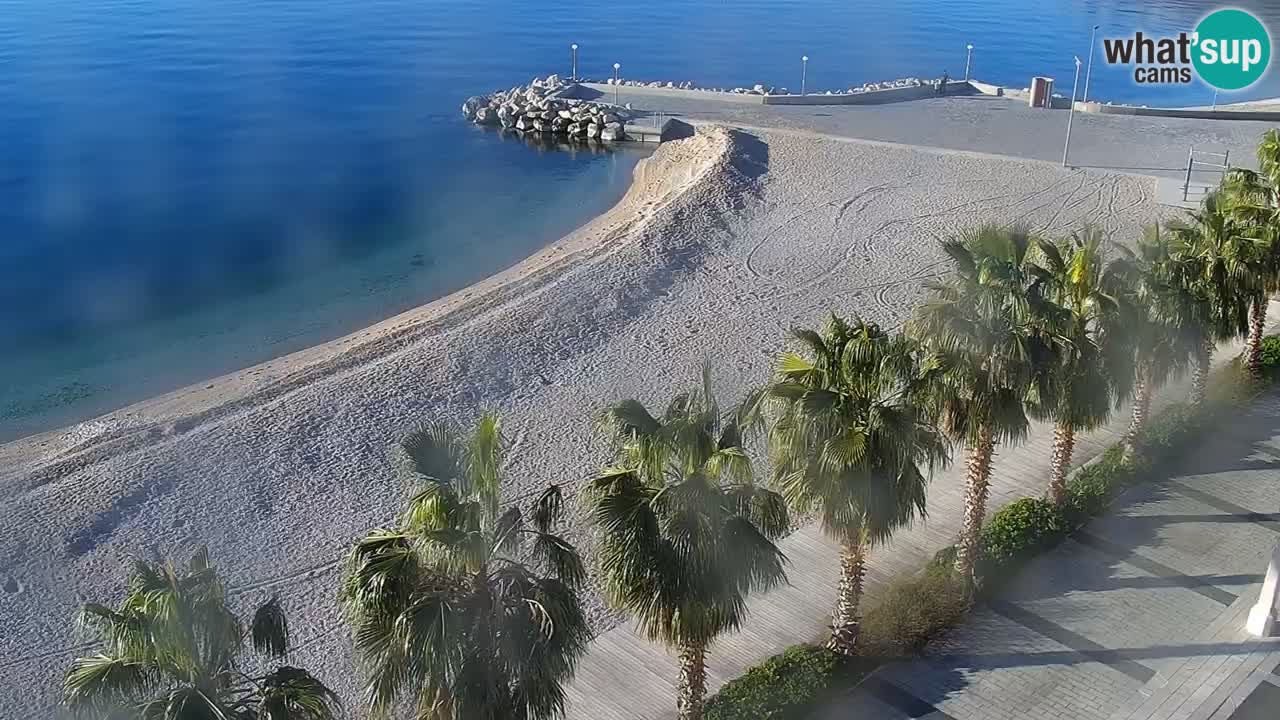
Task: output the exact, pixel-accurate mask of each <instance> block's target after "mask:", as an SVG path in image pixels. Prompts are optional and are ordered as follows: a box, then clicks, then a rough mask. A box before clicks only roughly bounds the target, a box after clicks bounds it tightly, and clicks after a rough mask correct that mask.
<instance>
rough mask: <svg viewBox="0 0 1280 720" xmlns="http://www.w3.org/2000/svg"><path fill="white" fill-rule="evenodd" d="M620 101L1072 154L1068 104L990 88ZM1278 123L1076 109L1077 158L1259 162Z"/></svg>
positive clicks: (914, 141)
mask: <svg viewBox="0 0 1280 720" xmlns="http://www.w3.org/2000/svg"><path fill="white" fill-rule="evenodd" d="M603 99H607V100H612V99H613V98H612V96H607V97H605V98H603ZM618 101H619V102H622V103H631V104H632V105H633V106H634V107H635V108H637V109H639V110H644V111H651V112H661V113H665V114H668V115H675V116H679V117H682V118H687V119H691V120H710V121H715V122H720V123H724V124H728V125H738V126H744V127H769V128H783V129H790V130H806V131H811V132H816V133H822V134H828V135H837V136H841V137H851V138H859V139H862V140H877V141H883V142H895V143H903V144H907V145H923V146H929V147H938V148H945V149H949V150H968V151H972V152H980V153H988V154H993V155H1008V156H1012V157H1019V158H1027V159H1031V160H1046V161H1049V162H1054V163H1057V162H1061V161H1062V146H1063V141H1064V140H1065V138H1066V128H1067V112H1066V111H1065V110H1044V109H1038V108H1037V109H1033V108H1029V107H1027V105H1026V103H1024V102H1020V101H1016V100H1011V99H1008V98H1001V97H991V96H986V95H968V96H962V97H946V98H931V99H927V100H912V101H908V102H900V103H892V104H887V105H867V106H835V105H833V106H785V105H743V104H740V103H734V102H727V101H722V100H716V99H715V97H714V96H708V97H707V98H706V99H686V98H683V97H670V98H669V97H655V96H652V95H643V94H640V93H636V92H630V93H629V92H628V91H627V88H625V87H624V88H621V89H620V90H619V94H618ZM637 122H638V123H643V122H644V120H638V121H637ZM1271 127H1272V124H1271V123H1266V122H1258V121H1246V120H1235V121H1225V120H1195V119H1185V118H1162V117H1130V116H1122V115H1100V114H1093V113H1076V114H1075V120H1074V129H1073V131H1072V136H1071V154H1070V161H1071V163H1072V164H1073V165H1076V166H1080V167H1091V168H1098V169H1110V170H1116V171H1119V172H1128V173H1137V174H1141V175H1164V176H1168V177H1179V178H1180V177H1181V176H1182V173H1183V172H1185V170H1186V167H1187V151H1188V149H1189V148H1191V147H1192V146H1194V147H1195V148H1196V149H1197V150H1202V151H1213V152H1222V151H1225V150H1229V151H1230V152H1231V157H1232V164H1233V165H1244V166H1248V167H1252V166H1253V165H1254V149H1255V148H1256V147H1257V144H1258V140H1259V138H1261V137H1262V134H1263V133H1264V132H1266V131H1267V130H1269V129H1271ZM1202 175H1204V177H1205V178H1206V179H1207V178H1208V175H1207V174H1204V173H1202Z"/></svg>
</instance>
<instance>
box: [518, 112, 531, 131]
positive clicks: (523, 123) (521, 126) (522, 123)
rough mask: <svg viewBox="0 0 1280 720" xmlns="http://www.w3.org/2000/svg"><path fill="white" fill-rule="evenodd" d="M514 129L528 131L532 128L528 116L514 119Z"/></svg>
mask: <svg viewBox="0 0 1280 720" xmlns="http://www.w3.org/2000/svg"><path fill="white" fill-rule="evenodd" d="M515 127H516V129H517V130H530V129H532V128H533V121H532V120H530V119H529V118H528V116H526V115H521V116H520V117H518V118H516V125H515Z"/></svg>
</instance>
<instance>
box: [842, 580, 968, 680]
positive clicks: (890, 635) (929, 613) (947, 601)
mask: <svg viewBox="0 0 1280 720" xmlns="http://www.w3.org/2000/svg"><path fill="white" fill-rule="evenodd" d="M953 558H954V555H953ZM952 562H954V559H953V560H952ZM968 610H969V600H968V593H967V592H966V591H965V587H964V585H963V584H962V583H961V582H960V581H958V580H956V579H955V577H954V575H953V574H952V572H951V562H947V563H946V564H938V563H933V564H930V565H929V567H927V568H926V569H925V571H924V573H922V574H920V575H918V576H916V577H912V578H910V579H907V580H901V581H899V582H895V583H894V584H893V585H892V586H890V588H889V589H888V591H887V592H885V594H884V595H883V596H881V598H880V601H879V602H878V603H876V605H875V606H873V607H872V608H871V609H870V610H868V611H867V613H866V614H865V615H864V616H863V618H862V628H861V631H862V634H861V635H860V636H859V637H858V652H859V654H861V655H865V656H867V657H877V658H887V657H899V656H902V655H913V654H916V653H919V652H920V651H922V650H924V647H925V645H927V644H928V643H929V641H930V640H932V639H933V638H935V637H937V635H938V633H940V632H942V631H943V630H945V629H947V628H949V627H951V626H952V625H955V624H956V623H957V622H959V621H960V619H961V618H963V617H964V615H965V613H966V612H968Z"/></svg>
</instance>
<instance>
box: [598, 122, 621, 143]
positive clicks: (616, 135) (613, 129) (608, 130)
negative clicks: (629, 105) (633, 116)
mask: <svg viewBox="0 0 1280 720" xmlns="http://www.w3.org/2000/svg"><path fill="white" fill-rule="evenodd" d="M623 137H624V134H623V131H622V123H616V122H612V123H609V124H608V125H605V126H604V127H603V128H602V129H601V130H600V139H601V140H610V141H612V140H621V139H622V138H623Z"/></svg>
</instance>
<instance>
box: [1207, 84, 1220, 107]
mask: <svg viewBox="0 0 1280 720" xmlns="http://www.w3.org/2000/svg"><path fill="white" fill-rule="evenodd" d="M1209 109H1210V110H1217V109H1218V88H1214V89H1213V107H1211V108H1209Z"/></svg>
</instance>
